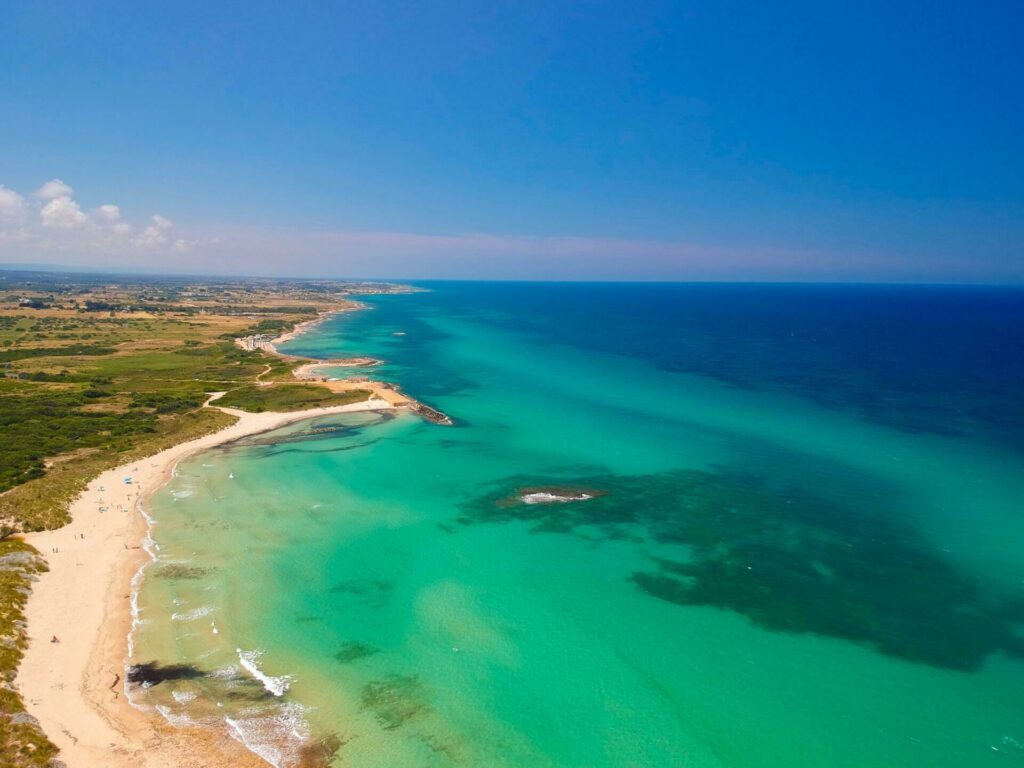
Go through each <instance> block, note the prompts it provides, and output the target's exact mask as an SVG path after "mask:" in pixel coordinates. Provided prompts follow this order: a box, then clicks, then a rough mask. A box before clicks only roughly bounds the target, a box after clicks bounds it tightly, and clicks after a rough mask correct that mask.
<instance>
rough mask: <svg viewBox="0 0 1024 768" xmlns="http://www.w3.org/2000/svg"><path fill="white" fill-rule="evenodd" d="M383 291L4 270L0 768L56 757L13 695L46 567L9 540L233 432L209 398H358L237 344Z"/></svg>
mask: <svg viewBox="0 0 1024 768" xmlns="http://www.w3.org/2000/svg"><path fill="white" fill-rule="evenodd" d="M390 289H391V288H390V287H389V286H366V285H363V284H352V283H343V282H334V281H267V280H249V281H243V280H230V281H228V280H225V281H206V280H204V281H200V280H188V279H160V278H153V279H143V278H134V277H132V278H130V277H112V276H86V275H56V274H49V273H23V272H2V271H0V374H2V376H0V764H2V765H11V766H31V765H46V764H48V762H49V761H50V760H51V759H52V758H53V756H54V754H55V752H56V748H55V747H54V746H53V745H52V744H51V743H50V742H49V740H48V739H47V738H46V736H45V735H44V734H43V733H42V732H41V731H40V729H39V728H38V725H37V724H36V723H34V722H33V720H32V718H31V717H30V716H28V715H27V714H26V713H25V712H24V707H23V705H22V703H21V701H20V700H19V698H18V696H17V693H16V691H14V690H13V688H12V685H11V681H12V680H13V678H14V674H15V671H16V669H17V665H18V662H19V661H20V659H21V655H22V651H23V649H24V647H25V643H26V634H25V627H24V624H23V607H24V603H25V600H26V596H27V594H28V592H29V589H30V585H31V580H32V578H33V575H34V574H35V573H37V572H38V571H39V570H40V569H45V568H46V565H45V562H44V560H43V558H42V557H41V556H40V555H39V553H37V552H36V551H35V550H33V548H32V547H30V546H29V545H28V544H26V543H25V542H23V541H20V540H18V539H17V538H16V534H17V533H19V532H27V531H38V530H45V529H52V528H59V527H61V526H62V525H65V524H66V523H67V522H68V519H69V518H68V506H69V504H70V502H71V501H72V500H73V499H74V498H75V497H76V496H77V495H78V494H79V493H80V492H81V491H82V490H83V489H84V488H85V487H86V485H87V484H88V482H89V480H90V479H91V478H93V477H95V476H96V475H97V474H99V473H100V472H102V471H104V470H106V469H110V468H112V467H115V466H118V465H120V464H123V463H125V462H127V461H131V460H133V459H136V458H141V457H144V456H146V455H150V454H153V453H155V452H157V451H160V450H162V449H163V448H166V447H169V446H171V445H174V444H176V443H180V442H183V441H186V440H189V439H192V438H194V437H198V436H200V435H203V434H206V433H209V432H212V431H215V430H218V429H220V428H222V427H224V426H226V425H227V424H229V423H231V422H232V421H233V417H232V416H230V415H228V414H226V413H224V412H222V411H220V410H217V409H214V408H205V407H203V405H204V403H205V402H206V400H207V399H208V397H209V393H212V392H224V393H225V394H224V395H223V400H222V402H223V404H225V405H230V406H232V407H235V408H239V409H242V410H248V411H263V410H282V411H288V410H300V409H304V408H310V407H318V406H325V405H337V404H343V403H350V402H356V401H359V400H365V399H367V398H368V397H369V394H370V393H369V392H367V391H348V392H332V391H330V390H329V389H326V388H324V387H318V386H314V385H310V384H304V383H301V382H298V381H296V380H295V378H294V376H292V373H291V372H292V369H293V368H294V367H295V366H297V365H298V364H300V363H301V361H295V360H286V359H283V358H281V357H279V356H275V355H272V354H269V353H267V352H264V351H261V350H258V349H257V350H246V349H243V348H242V347H240V346H239V345H237V344H236V343H235V339H236V338H238V337H241V336H246V335H249V334H255V333H258V334H268V335H278V334H280V333H283V332H287V331H289V330H291V329H292V328H294V326H295V325H296V324H298V323H301V322H304V321H308V320H311V319H315V318H316V317H317V316H318V315H319V314H320V313H323V312H328V311H337V310H343V309H346V308H350V307H353V306H355V305H354V303H353V302H352V301H351V300H350V299H349V298H347V297H348V295H349V294H352V293H360V292H366V291H368V290H377V291H382V290H390ZM12 536H15V538H11V537H12Z"/></svg>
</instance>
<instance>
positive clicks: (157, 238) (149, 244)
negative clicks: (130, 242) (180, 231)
mask: <svg viewBox="0 0 1024 768" xmlns="http://www.w3.org/2000/svg"><path fill="white" fill-rule="evenodd" d="M150 221H152V222H153V223H152V224H150V225H149V226H148V227H146V228H145V229H144V230H142V234H141V235H139V236H138V237H137V238H135V244H136V245H138V246H140V247H142V248H153V247H155V246H158V245H164V244H165V243H166V242H167V231H168V230H169V229H170V228H171V227H172V226H174V223H173V222H172V221H171V220H170V219H165V218H164V217H163V216H161V215H160V214H159V213H154V214H153V215H152V216H151V217H150Z"/></svg>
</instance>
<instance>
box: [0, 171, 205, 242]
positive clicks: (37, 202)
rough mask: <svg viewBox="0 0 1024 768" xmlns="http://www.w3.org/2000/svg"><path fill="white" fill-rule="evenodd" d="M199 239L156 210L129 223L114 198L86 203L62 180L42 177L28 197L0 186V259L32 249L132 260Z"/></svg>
mask: <svg viewBox="0 0 1024 768" xmlns="http://www.w3.org/2000/svg"><path fill="white" fill-rule="evenodd" d="M198 244H199V240H192V239H186V238H184V237H183V236H182V235H181V234H179V233H178V232H177V230H176V229H175V227H174V222H172V221H171V220H170V219H169V218H167V217H166V216H162V215H160V214H158V213H156V214H153V215H152V216H150V217H149V219H148V220H147V221H144V222H135V223H133V222H131V221H126V220H125V217H124V213H123V211H122V208H121V206H119V205H116V204H114V203H104V204H102V205H96V206H95V207H91V206H90V207H88V208H85V207H84V206H83V205H80V204H79V202H78V201H77V200H76V199H75V197H74V190H73V189H72V187H71V185H70V184H67V183H65V182H64V181H62V180H61V179H51V180H50V181H47V182H46V183H45V184H43V185H42V186H41V187H39V188H38V189H37V190H36V191H35V192H34V193H32V194H29V195H28V196H23V195H22V194H19V193H18V192H15V191H14V190H13V189H9V188H7V187H5V186H2V185H0V261H2V260H3V257H9V256H17V257H18V258H19V259H20V258H21V257H23V256H29V255H30V254H32V253H36V254H47V255H54V256H59V258H61V259H63V258H64V257H65V256H68V255H75V256H76V257H78V258H81V259H85V260H99V261H103V260H105V259H108V258H119V259H123V260H129V261H131V260H133V259H134V257H136V256H137V255H138V254H139V253H140V252H141V251H146V252H148V253H153V254H160V253H164V254H169V253H178V254H184V253H188V252H191V251H192V250H193V249H194V248H195V246H197V245H198Z"/></svg>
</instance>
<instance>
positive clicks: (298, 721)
mask: <svg viewBox="0 0 1024 768" xmlns="http://www.w3.org/2000/svg"><path fill="white" fill-rule="evenodd" d="M224 721H225V722H226V723H227V724H228V727H229V729H230V733H231V735H232V736H233V737H234V738H235V739H237V740H238V741H239V742H241V743H242V745H243V746H244V747H245V748H246V749H248V750H249V751H250V752H253V753H254V754H256V755H258V756H259V757H261V758H263V759H264V760H266V761H267V762H268V763H270V764H271V765H272V766H274V768H287V766H291V765H294V764H295V762H296V760H297V757H298V753H299V750H300V749H301V748H302V747H303V746H304V745H305V744H306V743H308V741H309V725H308V724H307V722H306V717H305V709H304V708H303V707H302V705H300V704H296V703H294V702H291V703H288V704H284V705H282V706H280V707H278V708H277V712H276V714H273V715H269V716H262V717H260V716H257V717H225V718H224Z"/></svg>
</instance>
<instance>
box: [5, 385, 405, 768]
mask: <svg viewBox="0 0 1024 768" xmlns="http://www.w3.org/2000/svg"><path fill="white" fill-rule="evenodd" d="M213 399H216V395H215V396H213V397H211V401H212V400H213ZM209 402H210V401H208V402H207V405H209ZM393 407H395V406H394V405H393V404H391V403H389V402H385V401H381V400H370V401H367V402H362V403H352V404H348V405H340V406H332V407H325V408H314V409H308V410H304V411H294V412H290V413H281V412H264V413H248V412H245V411H239V410H236V409H232V408H222V409H221V410H223V411H225V412H226V413H229V414H231V415H232V416H235V417H236V418H237V419H238V420H237V421H236V422H235V423H234V424H232V425H230V426H228V427H225V428H224V429H222V430H220V431H218V432H214V433H211V434H209V435H204V436H203V437H200V438H197V439H195V440H191V441H189V442H185V443H180V444H178V445H176V446H173V447H171V448H168V449H166V450H164V451H161V452H160V453H158V454H155V455H153V456H150V457H148V458H145V459H140V460H138V461H132V462H129V463H126V464H124V465H122V466H119V467H116V468H114V469H111V470H108V471H106V472H104V473H102V474H101V475H99V476H98V477H96V478H94V479H93V480H92V481H91V482H90V483H89V485H88V487H87V489H86V490H85V491H84V492H83V493H82V494H81V496H79V497H78V498H77V499H76V500H75V501H74V502H73V503H72V505H71V523H70V524H68V525H67V526H65V527H63V528H60V529H58V530H54V531H44V532H39V533H32V534H27V535H26V536H25V537H24V538H25V540H26V541H27V542H28V543H30V544H32V545H33V546H34V547H36V548H37V549H38V550H39V551H40V552H41V553H42V554H43V555H44V556H45V557H46V559H47V562H48V565H49V571H48V572H46V573H42V574H40V575H39V578H38V581H36V582H35V584H34V585H33V588H32V594H31V596H30V597H29V600H28V604H27V606H26V611H25V617H26V621H27V624H28V634H29V638H30V643H29V647H28V649H27V650H26V652H25V656H24V658H23V660H22V662H21V665H20V667H19V669H18V675H17V678H16V681H15V685H16V687H17V688H18V690H19V691H20V693H21V695H22V696H23V698H24V701H25V704H26V708H27V710H28V712H29V713H30V714H31V715H33V716H34V717H36V718H37V719H38V720H39V722H40V724H41V726H42V728H43V730H44V731H45V732H46V734H47V735H48V736H49V737H50V739H51V740H52V741H53V742H54V743H55V744H56V745H57V746H58V747H59V748H60V750H61V754H60V759H61V760H62V761H64V762H66V763H67V764H68V765H70V766H73V768H79V767H82V768H87V767H90V766H104V767H107V766H109V767H110V768H171V767H172V766H189V767H191V766H195V767H196V768H199V767H200V766H204V767H205V766H209V765H219V766H239V767H240V768H249V767H250V766H265V765H266V763H265V762H264V761H263V760H262V759H261V758H259V757H258V756H256V755H255V754H253V753H252V752H250V751H248V750H247V749H246V748H245V747H244V746H243V745H242V744H241V743H239V742H237V741H235V740H234V739H232V738H231V737H230V736H229V735H227V734H226V733H217V732H214V731H211V730H207V729H201V728H176V727H173V726H171V725H169V724H167V723H165V722H163V721H162V720H161V719H160V718H159V716H157V715H155V714H152V713H148V712H145V711H143V710H140V709H136V708H135V707H134V706H132V705H131V704H130V703H129V701H128V699H127V696H126V695H125V693H124V672H125V662H126V659H127V655H128V653H127V652H128V636H129V633H130V631H131V627H132V579H133V577H134V576H135V574H136V573H137V572H138V571H139V569H140V568H141V567H142V566H143V565H144V564H145V563H146V562H148V561H149V555H148V554H147V552H146V551H145V550H144V549H143V548H142V544H143V542H144V540H145V538H146V536H147V534H148V525H147V522H146V520H145V518H144V517H143V514H142V511H141V509H140V504H144V503H145V501H146V499H147V498H148V497H149V496H150V495H151V494H152V493H153V492H154V491H156V490H157V489H158V488H160V487H161V486H162V485H163V484H164V483H165V482H167V480H168V479H169V478H170V476H171V472H172V470H173V468H174V466H175V465H176V464H177V463H178V462H179V461H181V460H182V459H184V458H186V457H188V456H190V455H192V454H194V453H197V452H199V451H202V450H205V449H207V448H211V447H213V446H216V445H219V444H222V443H225V442H229V441H231V440H235V439H238V438H240V437H245V436H248V435H253V434H258V433H260V432H266V431H268V430H272V429H276V428H278V427H281V426H283V425H285V424H289V423H291V422H294V421H301V420H303V419H308V418H314V417H317V416H326V415H331V414H336V413H350V412H355V411H365V410H382V409H390V408H393ZM129 477H130V478H131V482H130V483H126V482H125V479H126V478H129ZM53 637H56V638H57V640H58V642H51V638H53Z"/></svg>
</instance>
